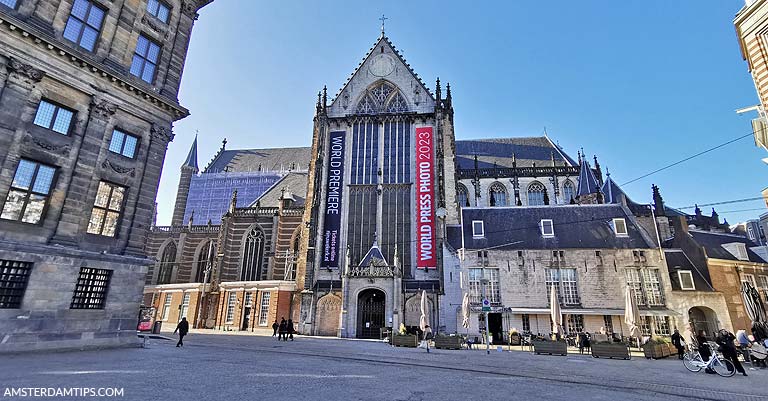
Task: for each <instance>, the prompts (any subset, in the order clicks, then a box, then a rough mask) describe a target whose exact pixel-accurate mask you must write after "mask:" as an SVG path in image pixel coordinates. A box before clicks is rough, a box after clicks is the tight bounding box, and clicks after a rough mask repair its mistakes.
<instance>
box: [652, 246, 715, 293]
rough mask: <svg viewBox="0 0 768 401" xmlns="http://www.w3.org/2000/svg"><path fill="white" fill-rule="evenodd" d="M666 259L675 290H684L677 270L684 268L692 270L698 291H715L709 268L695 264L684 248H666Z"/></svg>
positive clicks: (694, 283) (684, 269)
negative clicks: (711, 283) (711, 282)
mask: <svg viewBox="0 0 768 401" xmlns="http://www.w3.org/2000/svg"><path fill="white" fill-rule="evenodd" d="M664 259H665V260H666V261H667V269H668V271H669V280H670V282H671V283H672V289H673V290H675V291H679V290H682V289H681V288H680V278H679V277H678V275H677V271H678V270H683V271H690V272H691V276H692V277H693V286H694V287H695V288H696V291H714V289H713V288H712V286H711V285H710V280H711V279H710V277H709V270H707V268H706V266H702V267H701V268H699V267H698V266H695V265H694V264H693V262H692V261H691V259H689V258H688V257H687V256H686V255H685V253H684V252H683V251H682V250H680V249H665V250H664Z"/></svg>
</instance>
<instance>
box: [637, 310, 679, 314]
mask: <svg viewBox="0 0 768 401" xmlns="http://www.w3.org/2000/svg"><path fill="white" fill-rule="evenodd" d="M640 316H682V315H681V314H680V313H678V312H675V311H673V310H669V309H640Z"/></svg>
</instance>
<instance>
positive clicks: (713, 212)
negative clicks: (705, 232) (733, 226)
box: [712, 208, 720, 225]
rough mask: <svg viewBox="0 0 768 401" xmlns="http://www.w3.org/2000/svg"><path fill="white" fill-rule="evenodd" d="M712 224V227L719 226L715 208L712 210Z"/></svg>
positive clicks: (718, 216)
mask: <svg viewBox="0 0 768 401" xmlns="http://www.w3.org/2000/svg"><path fill="white" fill-rule="evenodd" d="M712 222H713V223H714V225H718V224H720V215H718V214H717V212H716V211H715V208H712Z"/></svg>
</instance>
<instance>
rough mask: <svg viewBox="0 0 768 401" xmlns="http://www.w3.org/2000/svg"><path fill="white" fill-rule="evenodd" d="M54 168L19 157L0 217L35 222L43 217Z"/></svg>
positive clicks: (54, 173) (54, 172)
mask: <svg viewBox="0 0 768 401" xmlns="http://www.w3.org/2000/svg"><path fill="white" fill-rule="evenodd" d="M55 175H56V168H55V167H51V166H47V165H45V164H41V163H37V162H33V161H30V160H26V159H21V160H20V161H19V165H18V166H17V167H16V173H15V175H14V177H13V182H12V183H11V189H10V191H8V197H7V198H6V199H5V204H4V205H3V212H2V214H0V218H2V219H6V220H16V221H21V222H24V223H30V224H37V223H39V222H40V220H41V219H42V217H43V212H44V211H45V206H46V204H47V202H48V195H49V193H50V190H51V185H52V184H53V179H54V176H55Z"/></svg>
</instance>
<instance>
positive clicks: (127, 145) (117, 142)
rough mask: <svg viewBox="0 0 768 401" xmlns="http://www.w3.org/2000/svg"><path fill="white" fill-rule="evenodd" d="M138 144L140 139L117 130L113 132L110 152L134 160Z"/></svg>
mask: <svg viewBox="0 0 768 401" xmlns="http://www.w3.org/2000/svg"><path fill="white" fill-rule="evenodd" d="M138 143H139V138H137V137H135V136H133V135H128V134H126V133H124V132H122V131H120V130H117V129H116V130H114V131H112V140H111V141H110V142H109V151H110V152H113V153H117V154H119V155H123V156H125V157H130V158H131V159H133V157H134V156H136V144H138Z"/></svg>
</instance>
